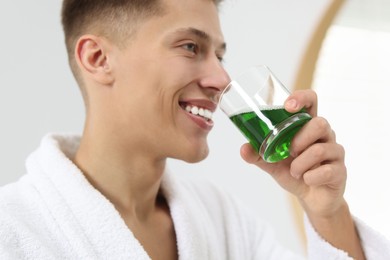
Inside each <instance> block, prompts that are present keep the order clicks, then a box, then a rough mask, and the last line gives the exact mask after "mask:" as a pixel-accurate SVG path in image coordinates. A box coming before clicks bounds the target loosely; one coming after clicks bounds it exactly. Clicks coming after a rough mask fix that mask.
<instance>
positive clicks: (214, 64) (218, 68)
mask: <svg viewBox="0 0 390 260" xmlns="http://www.w3.org/2000/svg"><path fill="white" fill-rule="evenodd" d="M202 69H203V72H204V73H202V74H203V75H204V76H203V77H202V78H201V79H200V81H199V84H200V86H201V87H203V88H208V89H213V90H214V92H217V93H216V94H220V93H221V92H222V91H223V90H224V89H225V88H226V87H227V85H228V84H229V83H230V77H229V75H228V73H227V72H226V70H225V68H224V67H223V66H222V64H221V62H220V61H219V60H218V59H217V58H216V57H215V58H213V59H210V60H209V61H208V62H207V64H205V66H203V68H202Z"/></svg>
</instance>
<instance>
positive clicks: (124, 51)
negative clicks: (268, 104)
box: [0, 0, 385, 259]
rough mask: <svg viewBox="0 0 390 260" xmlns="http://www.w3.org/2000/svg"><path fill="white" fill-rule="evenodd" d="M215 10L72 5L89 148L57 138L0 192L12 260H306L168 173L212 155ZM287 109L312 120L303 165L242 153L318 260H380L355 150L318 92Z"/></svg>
mask: <svg viewBox="0 0 390 260" xmlns="http://www.w3.org/2000/svg"><path fill="white" fill-rule="evenodd" d="M217 4H218V3H217V1H212V0H159V1H158V0H154V1H152V0H150V1H145V0H138V1H136V0H133V1H112V0H96V1H87V0H64V3H63V25H64V31H65V37H66V45H67V49H68V53H69V62H70V66H71V69H72V71H73V73H74V75H75V78H76V80H77V82H78V84H79V86H80V89H81V92H82V94H83V98H84V101H85V104H86V122H85V128H84V132H83V134H82V136H81V138H79V137H74V136H64V135H48V136H46V137H45V138H44V139H43V141H42V144H41V146H40V147H39V148H38V150H37V151H36V152H34V153H33V154H32V155H31V156H30V157H29V159H28V162H27V170H28V174H27V175H26V176H25V177H23V178H22V179H21V180H20V181H18V182H17V183H15V184H11V185H8V186H6V187H4V188H2V190H0V209H1V212H3V213H2V215H1V216H0V220H1V221H0V257H1V258H2V259H18V258H23V259H63V258H65V259H100V258H103V259H148V258H149V257H150V258H152V259H178V258H181V259H228V258H229V259H259V258H261V259H299V257H297V256H294V255H292V254H291V253H290V252H287V251H285V250H284V249H282V248H280V247H279V246H278V245H277V244H276V243H275V242H274V241H273V240H272V236H270V235H269V233H268V231H267V228H265V227H263V226H261V225H260V224H258V223H256V222H255V220H254V219H253V218H252V217H250V216H247V214H246V213H244V211H243V210H242V209H241V207H240V206H239V205H238V204H237V203H236V202H235V201H234V199H231V198H230V197H229V195H227V194H224V193H223V192H222V191H220V190H218V189H217V188H215V187H212V186H211V185H209V184H206V183H201V184H199V183H191V182H189V181H188V182H186V181H178V180H176V179H175V178H174V176H171V175H170V174H169V173H167V172H166V170H165V166H166V159H167V158H176V159H180V160H184V161H186V162H198V161H200V160H202V159H204V158H205V157H206V156H207V154H208V146H207V140H206V139H207V135H208V133H209V132H210V130H211V129H212V127H213V121H212V112H213V111H214V110H215V109H216V102H217V98H218V95H219V94H220V93H221V91H222V90H223V89H224V87H225V86H227V84H228V82H229V76H228V75H227V73H226V72H225V70H224V68H223V66H222V65H221V60H222V58H223V55H224V53H225V49H226V44H225V42H224V39H223V35H222V33H221V29H220V24H219V20H218V11H217ZM285 106H286V109H287V110H289V111H291V112H294V111H298V110H300V109H301V108H302V107H306V109H307V110H308V112H309V113H310V114H311V115H312V116H313V117H314V118H313V119H312V120H311V121H310V122H309V123H308V124H307V125H306V126H305V127H304V128H303V129H302V130H301V131H300V132H299V133H298V135H297V136H296V138H295V139H294V140H293V143H292V155H293V156H292V157H291V158H290V159H287V160H285V161H282V162H280V163H277V164H266V163H265V162H263V161H262V160H261V159H260V158H259V156H258V155H257V154H256V153H255V152H254V151H253V150H252V148H251V147H250V146H249V144H246V145H244V146H243V147H242V149H241V155H242V157H243V158H244V159H245V160H246V161H247V162H249V163H253V164H255V165H257V166H259V167H260V168H262V169H264V170H266V171H267V172H269V173H270V174H271V175H272V176H273V177H274V178H275V180H276V181H277V182H278V183H279V184H280V185H281V186H282V187H283V188H285V189H286V190H288V191H290V192H291V193H293V194H295V195H296V196H297V197H298V199H299V200H300V202H301V204H302V206H303V208H304V209H305V211H306V214H307V217H308V220H309V221H308V222H307V225H308V230H309V255H310V256H312V257H315V258H316V259H320V258H321V257H322V258H324V259H334V258H336V257H339V258H340V257H341V258H347V254H349V255H350V256H351V257H354V258H355V259H364V258H365V256H364V254H365V253H366V254H367V255H370V254H371V255H373V254H375V250H372V249H371V251H374V252H371V251H366V252H363V249H362V245H361V240H360V238H359V234H358V232H357V230H356V226H355V222H354V221H353V218H352V217H351V214H350V213H349V210H348V205H347V203H346V201H345V200H344V198H343V193H344V188H345V183H346V168H345V165H344V151H343V148H342V147H341V146H340V145H339V144H337V143H336V142H335V135H334V133H333V131H332V129H331V128H330V126H329V124H328V123H327V122H326V120H324V119H322V118H319V117H316V108H317V101H316V96H315V94H314V93H313V92H311V91H301V92H296V93H294V94H293V95H291V96H290V97H289V99H288V100H287V101H286V104H285ZM193 108H195V109H193ZM201 110H202V111H203V112H200V111H201ZM310 223H311V224H310ZM311 225H312V227H311ZM313 228H314V229H313ZM314 230H316V231H314ZM310 232H311V233H310ZM359 232H360V235H362V234H363V235H362V239H363V240H364V239H365V238H364V234H373V233H370V232H371V231H370V230H368V228H366V227H364V226H359ZM318 235H319V236H318ZM372 236H374V235H372ZM322 238H323V239H324V240H326V241H327V242H325V241H324V240H323V239H322ZM377 241H381V240H380V238H377ZM364 242H365V243H369V241H368V240H364ZM378 243H379V244H380V245H383V244H385V243H384V242H383V241H382V242H378ZM370 246H371V245H370ZM374 247H375V245H374ZM365 248H369V247H365ZM382 248H383V247H382ZM311 250H318V251H311Z"/></svg>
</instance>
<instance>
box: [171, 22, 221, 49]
mask: <svg viewBox="0 0 390 260" xmlns="http://www.w3.org/2000/svg"><path fill="white" fill-rule="evenodd" d="M175 33H189V34H193V35H195V36H197V37H199V38H201V39H203V40H205V41H208V42H211V36H210V35H209V34H207V33H206V32H205V31H202V30H199V29H196V28H193V27H188V28H181V29H178V30H177V31H175ZM218 48H220V49H221V50H222V51H224V52H225V51H226V42H223V43H221V44H220V45H219V46H218Z"/></svg>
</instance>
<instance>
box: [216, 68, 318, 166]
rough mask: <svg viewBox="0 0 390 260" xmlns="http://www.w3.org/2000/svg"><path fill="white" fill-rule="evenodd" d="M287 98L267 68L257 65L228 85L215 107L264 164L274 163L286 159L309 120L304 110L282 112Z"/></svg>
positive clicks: (284, 91) (286, 91)
mask: <svg viewBox="0 0 390 260" xmlns="http://www.w3.org/2000/svg"><path fill="white" fill-rule="evenodd" d="M289 95H290V92H289V91H288V90H287V89H286V88H285V87H284V86H283V85H282V84H281V83H280V81H279V80H278V79H276V77H275V76H274V75H273V74H272V72H271V71H270V70H269V69H268V67H266V66H258V67H253V68H251V69H250V70H249V71H248V72H246V73H244V74H242V75H241V76H239V77H238V78H237V79H236V80H233V81H232V82H230V84H229V85H228V86H227V87H226V89H225V90H224V91H223V93H222V94H221V97H220V100H219V107H220V108H221V109H222V111H223V112H224V113H225V114H226V115H227V116H228V117H229V118H230V120H231V121H232V122H233V123H234V124H235V125H236V126H237V127H238V129H239V130H240V131H241V132H242V133H243V134H244V136H245V137H246V138H247V140H248V141H249V143H250V144H251V145H252V146H253V148H254V149H255V150H256V151H257V152H258V153H259V154H260V155H261V156H262V158H263V159H264V160H265V161H266V162H271V163H272V162H278V161H281V160H283V159H285V158H287V157H289V155H290V152H289V148H290V144H291V140H292V138H293V137H294V135H295V134H296V133H297V132H298V131H299V129H301V127H302V126H303V125H304V124H305V123H306V122H308V121H309V120H310V119H311V116H310V115H309V114H308V113H306V111H305V110H304V109H302V110H301V111H299V112H297V113H289V112H287V111H286V110H285V109H284V102H285V101H286V99H287V98H288V96H289Z"/></svg>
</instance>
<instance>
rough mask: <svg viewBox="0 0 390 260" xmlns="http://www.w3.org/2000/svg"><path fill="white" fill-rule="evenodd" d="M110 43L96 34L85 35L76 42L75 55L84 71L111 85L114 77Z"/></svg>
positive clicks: (94, 79)
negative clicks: (109, 52) (110, 58)
mask: <svg viewBox="0 0 390 260" xmlns="http://www.w3.org/2000/svg"><path fill="white" fill-rule="evenodd" d="M108 50H109V43H108V42H107V41H106V40H105V39H103V38H101V37H97V36H95V35H83V36H82V37H80V38H79V40H78V41H77V44H76V49H75V57H76V61H77V64H78V66H79V68H80V70H81V71H82V73H83V74H84V75H85V76H86V77H88V78H90V79H91V80H93V81H95V82H97V83H100V84H102V85H111V84H112V83H113V81H114V78H113V76H112V73H111V69H110V63H109V59H108V55H107V54H108Z"/></svg>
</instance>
